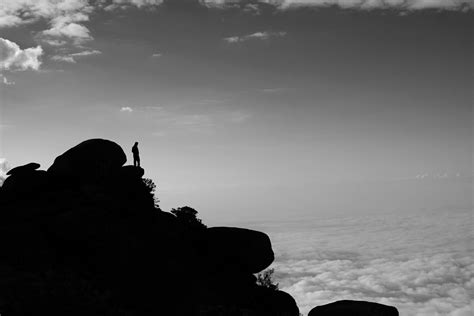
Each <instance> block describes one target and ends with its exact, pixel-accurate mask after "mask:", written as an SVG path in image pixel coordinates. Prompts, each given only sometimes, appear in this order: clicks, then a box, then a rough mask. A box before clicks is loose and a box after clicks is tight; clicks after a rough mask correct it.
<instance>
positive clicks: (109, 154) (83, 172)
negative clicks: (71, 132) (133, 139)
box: [48, 138, 127, 181]
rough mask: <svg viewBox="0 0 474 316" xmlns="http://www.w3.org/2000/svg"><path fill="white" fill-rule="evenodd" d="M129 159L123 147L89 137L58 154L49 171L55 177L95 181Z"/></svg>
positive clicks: (115, 169)
mask: <svg viewBox="0 0 474 316" xmlns="http://www.w3.org/2000/svg"><path fill="white" fill-rule="evenodd" d="M126 161H127V156H126V155H125V153H124V151H123V149H122V148H121V147H120V146H119V145H118V144H116V143H114V142H112V141H110V140H106V139H99V138H97V139H89V140H86V141H84V142H82V143H80V144H79V145H77V146H75V147H73V148H71V149H69V150H67V151H66V152H65V153H63V154H62V155H60V156H58V157H57V158H56V159H55V160H54V163H53V165H52V166H51V167H49V169H48V173H49V174H50V175H52V176H54V177H61V178H76V179H80V180H89V181H94V180H98V179H104V178H105V177H107V176H109V175H110V174H112V173H114V172H116V171H117V170H119V169H120V167H122V166H123V165H124V164H125V162H126Z"/></svg>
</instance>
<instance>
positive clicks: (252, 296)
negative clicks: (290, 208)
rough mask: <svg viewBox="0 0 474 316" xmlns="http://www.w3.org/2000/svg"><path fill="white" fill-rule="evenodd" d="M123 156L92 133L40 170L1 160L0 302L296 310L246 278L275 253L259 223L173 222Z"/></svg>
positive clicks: (49, 306) (4, 306) (156, 310)
mask: <svg viewBox="0 0 474 316" xmlns="http://www.w3.org/2000/svg"><path fill="white" fill-rule="evenodd" d="M125 162H126V155H125V153H124V152H123V150H122V148H121V147H120V146H119V145H117V144H116V143H114V142H111V141H108V140H103V139H92V140H88V141H85V142H83V143H81V144H79V145H77V146H75V147H73V148H71V149H70V150H68V151H66V152H65V153H64V154H62V155H60V156H59V157H57V158H56V160H55V161H54V163H53V165H52V166H51V167H50V168H49V169H48V170H47V171H44V170H38V169H39V167H40V166H39V165H38V164H35V163H30V164H27V165H25V166H20V167H17V168H14V169H12V170H11V171H10V172H9V177H8V178H7V179H6V180H5V182H4V185H3V186H2V187H0V241H1V251H0V314H2V315H43V314H44V315H71V316H72V315H88V316H90V315H191V316H192V315H261V316H267V315H268V316H270V315H276V316H298V315H299V311H298V307H297V306H296V303H295V301H294V299H293V298H292V297H291V296H290V295H289V294H287V293H285V292H282V291H275V290H272V289H269V288H267V287H263V286H259V285H257V283H256V278H255V276H254V273H258V272H260V271H262V270H263V269H265V268H267V267H268V266H269V265H270V264H271V263H272V262H273V260H274V254H273V250H272V247H271V242H270V239H269V238H268V236H267V235H266V234H264V233H262V232H257V231H252V230H248V229H243V228H235V227H212V228H206V227H205V226H204V225H202V226H189V225H186V224H185V223H183V222H180V221H179V220H178V218H177V217H176V216H175V215H173V214H171V213H168V212H163V211H161V210H160V209H159V207H158V206H157V205H156V201H155V199H154V195H153V192H152V188H151V186H150V184H149V183H148V184H147V182H146V181H144V179H143V178H142V177H143V176H144V172H145V171H144V170H143V169H142V168H139V167H134V166H123V165H124V164H125ZM315 315H316V314H315ZM317 315H319V314H317ZM324 315H326V314H324ZM328 315H329V314H328ZM331 315H332V314H331ZM334 315H340V314H334ZM350 315H352V314H350ZM354 315H355V314H354ZM374 315H378V314H374ZM380 315H382V314H380ZM383 315H385V314H383ZM387 315H389V314H387ZM390 315H391V314H390Z"/></svg>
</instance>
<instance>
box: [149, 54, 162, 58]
mask: <svg viewBox="0 0 474 316" xmlns="http://www.w3.org/2000/svg"><path fill="white" fill-rule="evenodd" d="M161 56H163V54H162V53H153V54H152V55H151V57H153V58H159V57H161Z"/></svg>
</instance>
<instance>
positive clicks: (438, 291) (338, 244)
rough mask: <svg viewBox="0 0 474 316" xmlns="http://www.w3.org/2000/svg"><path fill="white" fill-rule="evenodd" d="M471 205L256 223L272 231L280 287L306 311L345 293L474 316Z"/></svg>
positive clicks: (405, 311)
mask: <svg viewBox="0 0 474 316" xmlns="http://www.w3.org/2000/svg"><path fill="white" fill-rule="evenodd" d="M472 215H473V211H472V208H471V209H466V208H463V209H445V210H441V209H437V210H426V209H425V210H417V211H409V210H408V211H406V212H403V213H383V214H370V215H361V214H352V215H344V216H342V215H337V216H336V215H334V216H330V215H328V216H326V217H317V218H316V217H314V218H304V219H300V220H293V221H285V222H282V221H281V222H273V223H271V224H268V223H265V224H261V225H258V224H255V225H254V226H253V228H256V229H260V230H263V231H265V232H267V233H268V234H269V235H270V238H271V239H272V244H273V247H274V250H275V254H276V260H275V263H274V264H273V267H274V268H275V279H276V281H277V282H279V283H280V288H281V289H283V290H284V291H286V292H288V293H290V294H291V295H292V296H293V297H294V298H295V299H296V301H297V303H298V305H299V307H300V310H301V312H302V313H303V315H306V314H307V313H308V312H309V310H311V308H312V307H314V306H317V305H323V304H327V303H329V302H332V301H336V300H342V299H355V300H367V301H374V302H379V303H382V304H388V305H393V306H396V307H397V308H398V310H399V312H400V315H402V316H411V315H426V316H428V315H430V316H436V315H451V316H468V315H473V311H474V299H473V295H472V293H474V260H473V259H474V258H473V245H474V243H473V241H474V238H473V221H472Z"/></svg>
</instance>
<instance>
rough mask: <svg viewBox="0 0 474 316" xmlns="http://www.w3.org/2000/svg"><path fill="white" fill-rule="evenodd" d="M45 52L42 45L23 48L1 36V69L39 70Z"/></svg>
mask: <svg viewBox="0 0 474 316" xmlns="http://www.w3.org/2000/svg"><path fill="white" fill-rule="evenodd" d="M42 54H43V49H42V48H41V46H37V47H31V48H26V49H21V48H20V46H18V44H16V43H14V42H12V41H9V40H7V39H4V38H0V71H1V70H12V71H22V70H27V69H31V70H38V69H39V67H40V65H41V60H40V57H41V55H42Z"/></svg>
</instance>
